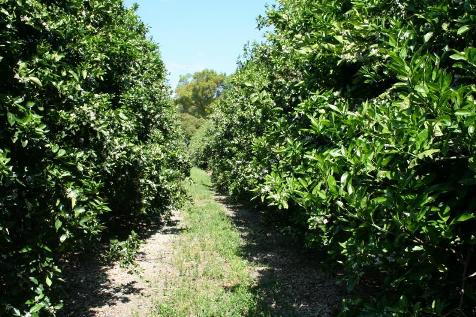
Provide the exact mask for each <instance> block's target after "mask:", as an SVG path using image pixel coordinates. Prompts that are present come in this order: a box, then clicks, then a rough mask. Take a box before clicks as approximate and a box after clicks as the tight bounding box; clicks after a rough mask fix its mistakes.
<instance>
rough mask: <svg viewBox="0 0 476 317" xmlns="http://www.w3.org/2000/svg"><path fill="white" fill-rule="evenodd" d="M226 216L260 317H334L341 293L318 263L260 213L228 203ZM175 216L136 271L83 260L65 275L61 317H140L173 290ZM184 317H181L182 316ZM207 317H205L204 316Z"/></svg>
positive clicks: (178, 227)
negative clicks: (245, 263)
mask: <svg viewBox="0 0 476 317" xmlns="http://www.w3.org/2000/svg"><path fill="white" fill-rule="evenodd" d="M216 199H217V201H219V202H220V203H222V204H223V205H225V207H226V213H227V215H228V216H229V217H230V219H231V220H232V221H233V223H234V224H235V226H236V228H237V229H238V230H239V232H240V234H241V236H242V238H243V240H244V245H243V250H242V255H243V256H244V257H246V258H247V259H248V261H250V263H251V264H252V265H251V266H252V274H253V277H254V279H255V281H256V282H255V287H254V291H255V293H256V295H257V297H258V298H259V305H260V307H261V308H260V309H259V310H261V311H265V312H267V314H268V315H270V316H320V317H326V316H334V315H335V314H336V312H337V309H338V306H339V303H340V300H341V298H342V296H343V294H344V290H343V288H342V287H341V286H339V285H338V284H337V283H336V279H335V278H334V277H333V276H332V275H331V274H327V273H324V272H323V271H322V270H321V269H320V268H321V267H322V266H321V264H320V261H319V258H318V257H317V256H316V255H311V254H309V253H308V252H306V251H304V250H302V249H301V248H298V247H296V246H295V245H293V244H292V243H290V241H289V239H288V238H287V237H286V236H284V235H282V234H280V233H279V231H277V230H275V229H273V228H270V227H268V226H266V225H264V224H263V221H262V215H261V213H259V212H257V211H254V210H250V209H248V208H245V207H243V206H241V205H237V204H231V203H228V202H227V201H226V200H225V199H224V198H223V197H216ZM182 226H183V224H182V222H181V218H180V215H179V213H178V212H177V213H175V214H174V215H173V216H172V221H170V223H168V224H167V225H166V226H164V227H162V228H159V229H157V230H156V231H155V232H152V233H151V234H150V235H149V236H148V238H147V239H146V240H145V241H144V243H143V244H142V246H141V248H140V252H139V254H138V257H137V264H138V266H137V268H138V270H135V271H132V272H131V271H130V270H128V269H125V268H121V267H120V266H119V265H118V264H110V265H104V264H100V263H99V262H98V261H96V260H94V259H86V260H84V261H81V262H79V263H76V264H75V265H70V267H68V269H67V270H66V272H65V283H64V284H65V285H68V288H67V289H65V290H64V296H63V298H64V299H65V300H64V309H63V310H62V312H61V314H59V316H60V317H66V316H68V317H69V316H74V317H142V316H148V314H149V313H150V311H151V310H152V309H153V307H154V304H156V303H158V302H160V300H161V298H165V295H166V294H167V293H168V292H167V290H168V289H171V288H172V287H173V282H174V280H175V279H176V277H177V274H178V273H177V270H176V269H174V266H173V264H172V263H173V244H174V241H175V240H176V239H177V236H178V234H179V233H180V232H181V231H182V230H183V227H182ZM184 317H185V316H184ZM204 317H206V316H204Z"/></svg>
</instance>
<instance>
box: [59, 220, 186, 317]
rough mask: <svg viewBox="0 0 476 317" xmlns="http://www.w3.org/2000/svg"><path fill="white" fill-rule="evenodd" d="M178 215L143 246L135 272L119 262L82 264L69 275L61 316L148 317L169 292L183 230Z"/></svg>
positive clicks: (78, 264) (86, 262) (73, 267)
mask: <svg viewBox="0 0 476 317" xmlns="http://www.w3.org/2000/svg"><path fill="white" fill-rule="evenodd" d="M180 220H181V219H180V215H179V213H178V212H176V213H175V214H173V215H172V218H171V220H170V221H169V222H168V223H167V224H166V225H165V226H164V227H162V228H160V229H158V230H157V231H156V232H155V233H153V234H152V235H151V236H150V237H149V238H147V239H146V240H145V241H144V243H143V244H142V245H141V247H140V250H139V252H138V255H137V258H136V262H137V267H136V268H135V269H134V270H130V269H127V268H122V267H120V266H119V264H118V263H116V264H113V265H109V266H107V265H104V264H101V263H99V262H97V261H95V260H85V261H80V263H77V265H75V266H72V267H70V268H69V269H68V271H67V272H66V274H65V276H66V283H65V284H67V289H66V296H65V305H64V309H63V310H62V312H61V313H60V315H59V316H60V317H61V316H63V317H66V316H68V317H69V316H71V317H73V316H74V317H142V316H144V317H145V316H149V312H150V311H151V310H152V308H153V304H154V302H155V301H156V300H160V296H161V295H162V294H164V293H165V292H166V289H167V288H168V287H169V286H170V285H169V282H170V280H171V279H172V280H173V279H175V278H174V275H175V274H176V271H175V269H174V267H173V265H172V264H171V263H172V245H173V243H174V241H175V240H176V238H177V235H178V233H179V232H180V230H181V227H180V226H181V221H180Z"/></svg>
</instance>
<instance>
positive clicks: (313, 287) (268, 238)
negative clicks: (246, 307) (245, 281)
mask: <svg viewBox="0 0 476 317" xmlns="http://www.w3.org/2000/svg"><path fill="white" fill-rule="evenodd" d="M216 199H217V200H218V201H220V202H221V203H222V204H224V205H225V206H226V212H227V213H228V216H229V217H230V218H231V219H232V220H233V223H234V224H235V226H236V227H237V228H238V230H239V231H240V233H241V236H242V237H243V239H244V241H245V246H244V249H243V254H244V255H245V256H246V257H247V259H248V260H249V261H250V262H251V263H253V264H254V267H255V270H254V273H253V274H254V275H255V276H254V277H255V280H256V292H257V294H258V297H259V298H260V300H261V303H260V304H261V305H262V306H263V308H262V311H264V312H266V313H267V314H269V315H271V316H287V317H290V316H309V317H310V316H319V317H327V316H335V315H336V314H337V310H338V307H339V304H340V301H341V299H342V296H343V294H344V289H343V287H342V286H339V285H338V284H337V281H336V279H335V278H334V277H333V276H331V275H330V274H326V273H324V272H323V270H322V269H321V267H322V264H321V263H320V261H319V258H318V256H317V255H316V254H312V253H310V252H306V251H305V250H303V249H301V248H299V247H296V245H293V244H292V243H291V242H290V240H289V238H287V237H286V236H284V235H282V234H280V233H279V232H278V231H277V230H275V229H273V228H270V227H268V226H266V225H264V223H263V220H262V214H261V213H259V212H258V211H256V210H250V209H248V208H246V207H244V206H242V205H240V204H233V203H230V202H227V200H226V199H225V198H224V197H220V196H218V197H216Z"/></svg>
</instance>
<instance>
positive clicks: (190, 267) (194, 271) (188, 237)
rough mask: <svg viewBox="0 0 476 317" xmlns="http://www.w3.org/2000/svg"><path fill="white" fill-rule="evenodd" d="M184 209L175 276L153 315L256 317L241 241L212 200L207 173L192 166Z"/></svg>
mask: <svg viewBox="0 0 476 317" xmlns="http://www.w3.org/2000/svg"><path fill="white" fill-rule="evenodd" d="M191 178H192V180H191V181H190V182H189V183H188V184H187V190H188V193H189V194H190V196H191V197H192V201H193V202H192V203H191V204H190V205H189V206H188V207H187V208H185V210H184V212H183V217H184V222H185V225H186V228H187V230H186V231H184V232H183V233H182V234H181V235H180V237H179V238H178V240H177V242H176V243H175V245H174V264H175V267H176V268H177V269H178V273H179V274H178V277H177V280H176V281H173V283H172V285H173V286H172V288H171V289H170V290H169V294H166V300H165V301H163V302H161V303H157V305H156V308H155V311H154V313H153V315H152V316H154V317H159V316H160V317H172V316H174V317H176V316H180V317H183V316H250V315H252V316H256V315H257V313H256V307H257V299H256V296H255V295H254V293H253V283H254V282H253V279H252V277H251V274H250V273H251V269H252V267H251V263H249V262H248V261H246V260H245V259H243V258H241V257H240V255H239V254H240V247H241V246H242V244H243V241H242V239H241V237H240V235H239V233H238V231H237V229H236V228H235V227H234V226H233V224H232V223H231V220H230V219H229V218H228V217H227V215H226V214H225V209H224V207H223V206H222V205H221V204H219V203H217V202H216V201H215V200H214V198H213V193H212V192H211V190H210V189H209V187H210V185H211V183H210V178H209V176H208V175H207V174H206V173H205V172H204V171H202V170H199V169H196V168H194V169H192V174H191Z"/></svg>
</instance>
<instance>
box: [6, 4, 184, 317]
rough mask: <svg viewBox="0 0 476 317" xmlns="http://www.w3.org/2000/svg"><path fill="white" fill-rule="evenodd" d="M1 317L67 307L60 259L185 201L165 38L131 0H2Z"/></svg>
mask: <svg viewBox="0 0 476 317" xmlns="http://www.w3.org/2000/svg"><path fill="white" fill-rule="evenodd" d="M0 30H1V32H0V78H1V81H0V315H1V316H13V315H15V316H24V315H25V316H40V315H41V316H44V315H47V314H54V313H55V311H56V310H57V309H58V308H59V306H58V304H59V303H60V301H59V299H58V298H55V297H54V296H51V294H53V292H52V288H53V287H54V286H55V285H56V284H57V282H58V280H59V278H60V276H61V274H60V267H59V266H58V263H59V260H60V259H61V258H62V257H64V256H67V255H68V254H72V253H77V252H82V251H84V250H88V249H90V248H91V247H92V246H93V245H95V244H96V243H95V241H98V239H99V238H100V236H101V233H102V232H104V231H105V230H110V229H111V228H117V227H120V226H121V225H123V224H124V223H128V222H132V223H133V222H135V221H140V219H143V218H146V217H147V216H160V215H163V214H166V213H167V211H168V210H169V209H170V208H173V207H174V206H176V205H177V204H178V203H179V202H180V201H181V192H182V190H181V185H180V181H181V179H182V178H183V177H184V175H185V173H186V171H187V170H188V166H187V165H188V164H187V161H186V160H185V156H184V154H183V153H184V151H183V147H184V142H183V138H182V135H181V133H180V130H179V129H178V123H177V122H178V120H177V118H176V113H175V110H174V109H175V107H174V106H173V102H172V100H171V97H170V92H169V90H170V89H169V88H168V87H167V86H166V84H165V69H164V65H163V63H162V61H161V57H160V55H159V53H158V48H157V46H156V45H155V44H154V43H152V42H151V41H150V40H148V39H147V35H146V33H147V28H146V27H145V26H144V25H143V24H142V23H141V22H140V21H139V19H138V17H137V16H136V13H135V11H134V9H126V8H125V7H124V6H123V4H122V1H121V0H91V1H82V0H25V1H17V0H5V1H0Z"/></svg>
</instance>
